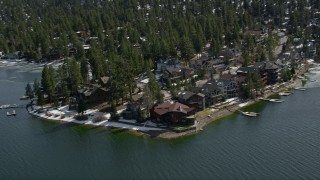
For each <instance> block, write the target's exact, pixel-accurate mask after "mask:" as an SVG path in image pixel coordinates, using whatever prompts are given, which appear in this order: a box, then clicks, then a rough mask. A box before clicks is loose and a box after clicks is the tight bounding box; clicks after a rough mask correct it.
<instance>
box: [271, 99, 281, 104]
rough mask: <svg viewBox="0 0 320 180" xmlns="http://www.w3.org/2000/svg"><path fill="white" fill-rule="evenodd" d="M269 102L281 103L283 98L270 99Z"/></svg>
mask: <svg viewBox="0 0 320 180" xmlns="http://www.w3.org/2000/svg"><path fill="white" fill-rule="evenodd" d="M269 102H274V103H282V102H284V100H282V99H270V100H269Z"/></svg>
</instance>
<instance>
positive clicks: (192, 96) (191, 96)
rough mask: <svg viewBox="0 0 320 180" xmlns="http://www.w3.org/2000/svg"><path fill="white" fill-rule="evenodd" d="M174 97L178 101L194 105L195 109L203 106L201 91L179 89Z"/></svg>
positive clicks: (201, 108) (190, 105)
mask: <svg viewBox="0 0 320 180" xmlns="http://www.w3.org/2000/svg"><path fill="white" fill-rule="evenodd" d="M176 98H177V100H178V101H179V102H180V103H182V104H186V105H188V106H189V107H194V108H195V109H197V110H203V109H204V108H205V103H206V101H205V95H204V94H202V93H193V92H191V91H179V92H178V93H177V96H176Z"/></svg>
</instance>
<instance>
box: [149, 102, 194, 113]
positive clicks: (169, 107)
mask: <svg viewBox="0 0 320 180" xmlns="http://www.w3.org/2000/svg"><path fill="white" fill-rule="evenodd" d="M192 110H193V109H192V108H190V107H189V106H187V105H184V104H181V103H179V102H174V103H172V102H164V103H162V104H159V105H157V106H155V107H154V112H155V113H157V114H158V115H160V116H161V115H164V114H166V113H168V112H180V113H183V114H188V112H190V111H192Z"/></svg>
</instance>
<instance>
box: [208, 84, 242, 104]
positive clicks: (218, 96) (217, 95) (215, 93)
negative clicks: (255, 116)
mask: <svg viewBox="0 0 320 180" xmlns="http://www.w3.org/2000/svg"><path fill="white" fill-rule="evenodd" d="M238 92H239V86H238V83H237V81H236V80H233V79H219V80H210V81H208V82H207V83H206V84H204V85H203V86H202V93H203V94H205V97H206V98H207V101H208V103H209V104H214V103H217V102H220V101H222V100H224V99H228V98H234V97H237V96H238Z"/></svg>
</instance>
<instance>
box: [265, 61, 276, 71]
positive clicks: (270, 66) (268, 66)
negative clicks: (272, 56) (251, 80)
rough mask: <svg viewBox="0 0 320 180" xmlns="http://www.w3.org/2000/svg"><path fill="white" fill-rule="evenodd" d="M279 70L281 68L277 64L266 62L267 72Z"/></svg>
mask: <svg viewBox="0 0 320 180" xmlns="http://www.w3.org/2000/svg"><path fill="white" fill-rule="evenodd" d="M278 68H279V67H278V66H277V65H276V64H275V63H271V62H266V66H265V69H266V70H274V69H278Z"/></svg>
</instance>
